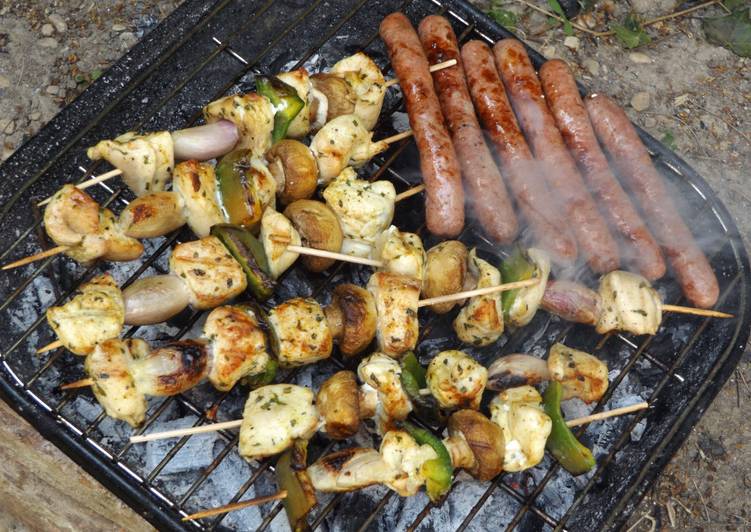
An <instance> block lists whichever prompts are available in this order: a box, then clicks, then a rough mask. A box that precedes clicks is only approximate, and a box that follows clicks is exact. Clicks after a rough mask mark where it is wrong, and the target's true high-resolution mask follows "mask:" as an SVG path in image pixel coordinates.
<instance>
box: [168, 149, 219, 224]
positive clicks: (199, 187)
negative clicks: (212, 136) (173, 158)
mask: <svg viewBox="0 0 751 532" xmlns="http://www.w3.org/2000/svg"><path fill="white" fill-rule="evenodd" d="M172 187H173V188H174V189H175V192H176V193H177V194H178V195H179V196H180V198H181V199H182V201H183V204H184V211H185V219H186V221H187V223H188V225H189V226H190V228H191V230H192V231H193V232H194V233H195V234H196V236H198V237H200V238H203V237H205V236H208V235H209V231H210V229H211V227H212V226H213V225H216V224H220V223H223V222H224V221H225V219H224V215H223V214H222V210H221V209H220V207H219V204H218V203H217V193H216V173H215V172H214V166H213V165H211V164H208V163H199V162H197V161H185V162H182V163H180V164H178V165H177V166H176V167H175V175H174V178H173V183H172Z"/></svg>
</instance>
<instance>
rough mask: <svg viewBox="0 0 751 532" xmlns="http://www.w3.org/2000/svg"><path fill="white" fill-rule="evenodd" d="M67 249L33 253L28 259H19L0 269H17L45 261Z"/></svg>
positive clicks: (56, 248)
mask: <svg viewBox="0 0 751 532" xmlns="http://www.w3.org/2000/svg"><path fill="white" fill-rule="evenodd" d="M67 249H68V246H56V247H54V248H50V249H45V250H44V251H40V252H39V253H35V254H34V255H29V256H28V257H24V258H22V259H19V260H17V261H16V262H11V263H10V264H6V265H4V266H3V267H2V268H0V269H1V270H11V269H13V268H18V267H19V266H24V265H26V264H29V263H31V262H35V261H38V260H42V259H46V258H47V257H52V256H53V255H59V254H60V253H65V250H67Z"/></svg>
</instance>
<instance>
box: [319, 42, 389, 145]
mask: <svg viewBox="0 0 751 532" xmlns="http://www.w3.org/2000/svg"><path fill="white" fill-rule="evenodd" d="M331 73H332V74H334V75H337V76H341V77H342V78H343V79H344V80H345V81H346V82H347V84H348V85H349V87H350V89H351V91H352V93H353V94H354V96H355V98H356V100H355V110H354V114H355V115H357V116H358V117H360V119H361V120H362V125H363V127H364V128H365V129H367V130H369V131H370V130H372V129H373V128H374V127H375V125H376V122H378V117H379V115H380V114H381V106H382V105H383V97H384V96H385V94H386V80H385V79H383V74H382V73H381V69H380V68H378V65H376V64H375V62H374V61H373V60H372V59H371V58H370V57H368V56H367V55H365V54H364V53H362V52H357V53H356V54H354V55H351V56H349V57H345V58H344V59H342V60H340V61H338V62H337V63H336V64H335V65H334V66H333V67H332V68H331Z"/></svg>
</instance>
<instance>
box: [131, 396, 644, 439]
mask: <svg viewBox="0 0 751 532" xmlns="http://www.w3.org/2000/svg"><path fill="white" fill-rule="evenodd" d="M645 408H649V404H648V403H644V402H642V403H636V404H634V405H629V406H624V407H621V408H615V409H613V410H608V411H606V412H600V413H598V414H592V415H590V416H585V417H579V418H576V419H571V420H569V421H567V422H566V425H568V426H569V427H578V426H579V425H585V424H587V423H590V422H592V421H597V420H600V419H607V418H609V417H615V416H622V415H624V414H630V413H631V412H636V411H638V410H644V409H645ZM242 423H243V420H242V419H235V420H234V421H224V422H222V423H211V424H209V425H200V426H198V427H187V428H184V429H174V430H167V431H164V432H152V433H151V434H142V435H140V436H131V438H130V442H131V443H142V442H146V441H154V440H162V439H165V438H178V437H181V436H190V435H192V434H204V433H206V432H213V431H216V430H226V429H234V428H237V427H239V426H240V425H242Z"/></svg>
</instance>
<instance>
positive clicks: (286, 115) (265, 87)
mask: <svg viewBox="0 0 751 532" xmlns="http://www.w3.org/2000/svg"><path fill="white" fill-rule="evenodd" d="M256 90H257V91H258V94H260V95H261V96H266V98H268V99H269V100H270V101H271V104H272V105H273V106H274V111H275V112H274V131H273V133H272V134H271V141H272V142H273V143H274V144H276V143H277V142H279V141H280V140H282V139H283V138H284V137H286V136H287V129H289V125H290V124H291V123H292V121H293V120H294V119H295V117H296V116H297V115H298V113H300V111H301V110H302V108H303V107H305V102H304V101H303V100H302V98H300V96H299V95H298V94H297V91H296V90H295V89H294V87H292V86H291V85H288V84H286V83H284V82H283V81H282V80H280V79H279V78H277V77H276V76H257V77H256Z"/></svg>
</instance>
